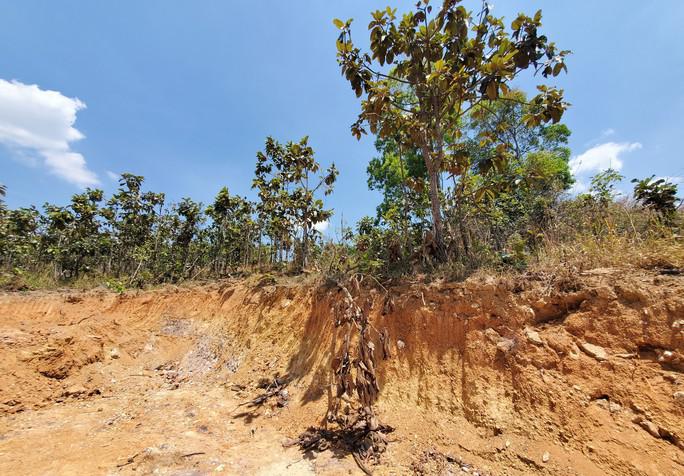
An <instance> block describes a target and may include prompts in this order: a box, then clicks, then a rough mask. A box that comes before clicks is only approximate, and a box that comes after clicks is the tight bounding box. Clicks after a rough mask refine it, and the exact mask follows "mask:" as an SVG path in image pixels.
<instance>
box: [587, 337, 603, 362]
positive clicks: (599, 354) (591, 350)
mask: <svg viewBox="0 0 684 476" xmlns="http://www.w3.org/2000/svg"><path fill="white" fill-rule="evenodd" d="M580 347H581V348H582V350H583V351H584V352H585V353H586V354H587V355H589V356H590V357H593V358H595V359H596V360H598V361H599V362H603V361H604V360H608V353H607V352H606V349H604V348H603V347H601V346H599V345H594V344H589V343H588V342H584V343H582V345H581V346H580Z"/></svg>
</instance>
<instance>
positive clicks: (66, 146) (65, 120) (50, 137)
mask: <svg viewBox="0 0 684 476" xmlns="http://www.w3.org/2000/svg"><path fill="white" fill-rule="evenodd" d="M85 107H86V105H85V104H84V103H83V102H81V101H80V100H79V99H76V98H69V97H66V96H64V95H63V94H62V93H60V92H58V91H49V90H44V89H40V88H39V87H38V86H37V85H35V84H33V85H29V84H23V83H20V82H18V81H5V80H4V79H0V144H3V145H5V146H7V147H8V148H9V149H10V151H11V152H12V153H13V155H15V156H17V158H18V159H20V160H21V158H23V157H31V156H33V154H35V155H37V156H39V157H42V159H43V163H44V165H45V167H46V168H47V169H48V170H49V171H50V172H51V173H52V174H54V175H56V176H58V177H60V178H62V179H64V180H66V181H68V182H71V183H73V184H76V185H78V186H80V187H88V186H94V185H97V184H99V183H100V181H99V179H98V178H97V175H96V174H95V173H94V172H93V171H92V170H90V169H89V168H88V166H87V164H86V160H85V158H84V157H83V156H82V155H81V154H79V153H77V152H73V151H72V150H71V147H70V143H71V142H74V141H77V140H80V139H83V137H84V135H83V134H82V133H81V132H80V131H79V130H78V129H76V128H75V127H74V123H75V122H76V114H77V113H78V111H80V110H81V109H85Z"/></svg>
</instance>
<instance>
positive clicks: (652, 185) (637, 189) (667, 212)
mask: <svg viewBox="0 0 684 476" xmlns="http://www.w3.org/2000/svg"><path fill="white" fill-rule="evenodd" d="M632 183H634V184H636V185H635V186H634V198H635V199H636V200H637V201H638V202H640V203H641V204H642V205H643V206H644V207H646V208H650V209H652V210H654V211H655V212H656V213H658V214H659V215H660V216H661V217H662V219H663V221H664V222H665V223H666V224H668V225H671V224H672V222H673V220H674V217H675V212H676V211H677V186H676V185H675V184H673V183H670V182H668V181H667V180H666V179H663V178H660V179H657V180H655V175H651V176H650V177H649V178H645V179H643V180H638V179H633V180H632Z"/></svg>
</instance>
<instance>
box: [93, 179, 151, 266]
mask: <svg viewBox="0 0 684 476" xmlns="http://www.w3.org/2000/svg"><path fill="white" fill-rule="evenodd" d="M144 180H145V178H144V177H142V176H140V175H133V174H129V173H124V174H121V178H120V179H119V190H118V191H117V193H116V194H114V195H113V196H112V198H110V199H109V201H108V202H107V209H106V210H105V211H104V214H105V217H106V218H107V219H108V221H109V226H110V227H111V230H112V234H113V237H114V248H113V253H114V256H113V258H115V260H116V265H117V272H131V271H132V267H135V269H136V271H137V270H138V269H140V268H141V266H142V264H143V263H144V262H145V261H146V260H148V259H149V258H150V257H151V256H152V254H153V251H154V239H153V234H152V231H153V227H154V225H155V223H156V220H157V217H158V216H159V215H160V214H161V209H162V207H163V205H164V194H163V193H154V192H143V191H142V184H143V182H144ZM135 274H136V272H134V274H133V276H135Z"/></svg>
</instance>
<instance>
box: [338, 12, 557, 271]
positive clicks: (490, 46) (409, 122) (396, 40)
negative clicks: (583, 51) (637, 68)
mask: <svg viewBox="0 0 684 476" xmlns="http://www.w3.org/2000/svg"><path fill="white" fill-rule="evenodd" d="M460 3H461V2H460V0H445V1H444V3H443V4H442V6H441V7H440V8H439V9H438V10H437V13H436V15H434V16H433V17H431V14H432V10H433V9H432V6H431V5H430V4H429V0H423V1H421V2H419V3H418V4H417V5H416V10H415V12H413V13H407V14H405V15H404V16H403V17H402V19H401V20H397V17H396V9H394V10H393V9H391V8H389V7H388V8H387V9H385V10H378V11H376V12H374V13H373V14H372V16H373V19H372V21H371V22H370V24H369V26H368V28H369V30H370V49H371V54H368V53H363V52H362V51H361V50H360V49H359V48H357V47H355V46H354V44H353V42H352V37H351V20H348V21H347V22H343V21H341V20H337V19H336V20H334V23H335V25H336V26H337V27H338V28H339V29H340V30H341V33H340V35H339V38H338V40H337V50H338V54H337V57H338V62H339V64H340V67H341V69H342V74H343V75H344V76H345V78H346V79H347V80H348V81H349V82H350V84H351V86H352V89H353V90H354V91H355V93H356V95H357V96H358V97H360V96H362V95H363V94H364V93H365V94H366V97H365V99H364V100H363V101H362V103H361V113H360V114H359V118H358V120H357V121H356V122H355V123H354V124H353V125H352V133H353V134H354V135H355V136H356V137H357V138H358V137H360V136H361V135H362V134H365V133H366V129H365V127H366V126H368V127H369V129H370V132H371V133H374V134H377V135H378V136H379V137H381V138H387V137H393V136H395V135H396V133H397V131H404V132H406V134H407V136H408V137H409V138H410V141H411V144H412V145H413V146H415V147H417V148H418V149H420V150H421V151H422V156H423V160H424V161H425V166H426V169H427V175H428V182H429V190H428V193H429V197H430V207H431V215H432V226H433V235H434V236H433V239H434V242H435V244H436V249H437V255H438V258H440V259H442V260H443V259H445V258H446V251H445V247H444V230H443V223H442V203H441V194H440V182H441V180H440V179H441V173H442V172H443V168H444V165H445V163H446V160H447V156H448V155H449V154H451V152H452V150H453V149H451V148H449V147H447V146H448V144H446V143H445V136H446V135H449V136H450V137H452V138H453V141H454V142H456V141H458V140H459V139H460V136H461V135H462V134H461V131H460V129H461V126H462V118H463V117H464V116H465V115H466V114H468V113H469V112H470V111H471V110H472V109H473V108H474V107H476V106H477V105H478V104H480V103H481V102H482V101H485V100H490V101H491V100H495V99H497V98H499V97H500V95H501V94H506V93H507V92H508V91H509V86H508V84H509V83H510V81H512V80H513V79H514V78H515V77H516V76H517V75H518V74H519V73H520V72H521V71H523V70H526V69H529V68H532V69H533V70H534V72H535V73H541V74H542V75H543V76H544V77H548V76H556V75H558V74H559V73H560V72H561V70H563V69H565V68H566V67H565V63H564V57H565V56H566V54H567V53H568V52H567V51H560V50H558V49H557V48H556V46H555V45H554V43H552V42H550V41H549V40H548V38H547V37H546V36H544V35H541V34H540V33H539V31H538V30H539V28H540V27H541V11H539V12H537V13H536V14H535V16H534V17H529V16H526V15H523V14H521V15H519V16H518V17H517V18H516V19H515V20H514V21H513V22H512V24H511V30H510V32H509V31H507V30H506V28H505V26H504V23H503V20H502V19H500V18H496V17H494V16H493V15H491V14H490V10H489V7H488V5H487V4H486V3H484V2H483V5H482V8H481V10H480V11H479V13H477V14H475V15H473V13H472V12H469V11H468V10H466V9H465V8H464V7H463V6H462V5H460ZM395 84H401V85H402V87H404V88H409V89H410V90H411V91H412V92H413V94H414V95H415V101H412V100H409V101H406V98H411V95H406V94H403V93H397V88H395V87H394V86H393V85H395ZM400 89H401V88H400ZM538 89H539V94H538V95H537V96H535V97H534V98H533V99H532V100H531V102H530V104H531V106H532V107H531V108H530V112H529V114H528V115H527V116H526V117H525V121H526V122H527V123H528V124H530V125H533V124H539V123H542V122H549V121H553V122H558V121H559V120H560V118H561V116H562V114H563V112H564V110H565V109H566V107H567V104H566V103H565V102H563V95H562V91H561V90H558V89H555V88H552V87H548V86H538ZM482 139H483V140H485V141H486V140H489V138H488V137H487V136H485V137H483V138H482ZM508 147H509V144H501V147H500V148H499V153H500V154H499V157H498V158H497V159H498V161H504V160H505V159H506V158H507V155H508ZM452 162H456V163H457V164H461V165H462V166H464V167H465V166H466V165H467V162H468V157H467V156H465V155H463V154H458V155H456V156H455V157H454V158H453V160H452Z"/></svg>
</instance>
